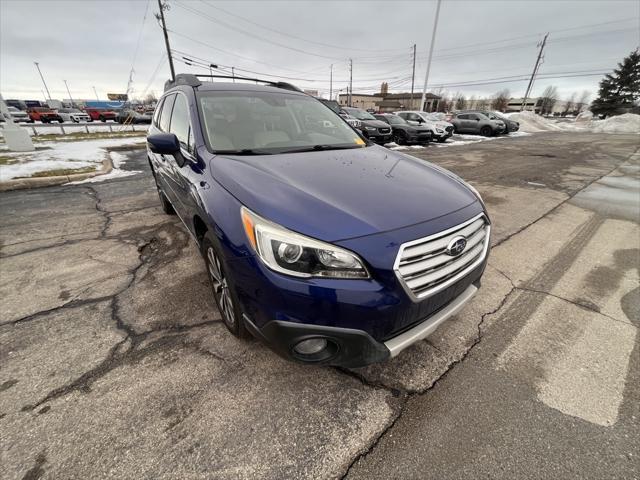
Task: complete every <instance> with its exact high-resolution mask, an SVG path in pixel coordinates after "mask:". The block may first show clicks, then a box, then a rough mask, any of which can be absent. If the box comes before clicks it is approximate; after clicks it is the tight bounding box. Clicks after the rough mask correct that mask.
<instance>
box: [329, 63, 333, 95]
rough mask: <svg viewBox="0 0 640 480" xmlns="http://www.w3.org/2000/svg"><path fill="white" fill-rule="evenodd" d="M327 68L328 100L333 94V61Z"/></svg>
mask: <svg viewBox="0 0 640 480" xmlns="http://www.w3.org/2000/svg"><path fill="white" fill-rule="evenodd" d="M329 68H330V69H329V100H331V97H332V95H333V63H332V64H331V67H329Z"/></svg>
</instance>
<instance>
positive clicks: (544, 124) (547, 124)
mask: <svg viewBox="0 0 640 480" xmlns="http://www.w3.org/2000/svg"><path fill="white" fill-rule="evenodd" d="M509 119H511V120H515V121H516V122H518V123H520V130H521V131H523V132H550V131H551V132H559V131H562V128H560V127H559V126H558V124H556V123H555V122H553V121H552V120H547V119H546V118H544V117H542V116H540V115H536V114H535V113H533V112H528V111H525V112H519V113H512V114H511V115H509Z"/></svg>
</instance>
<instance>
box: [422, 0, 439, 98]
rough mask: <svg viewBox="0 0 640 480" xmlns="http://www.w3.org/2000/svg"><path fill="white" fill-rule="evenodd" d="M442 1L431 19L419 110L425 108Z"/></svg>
mask: <svg viewBox="0 0 640 480" xmlns="http://www.w3.org/2000/svg"><path fill="white" fill-rule="evenodd" d="M441 2H442V0H438V4H437V6H436V17H435V18H434V19H433V32H431V45H429V60H427V71H426V73H425V74H424V85H423V86H422V101H421V102H420V110H422V109H423V108H425V101H426V99H427V82H429V70H431V58H432V57H433V45H434V43H435V41H436V30H437V29H438V16H439V15H440V3H441Z"/></svg>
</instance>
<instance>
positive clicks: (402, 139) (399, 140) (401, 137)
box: [393, 132, 407, 145]
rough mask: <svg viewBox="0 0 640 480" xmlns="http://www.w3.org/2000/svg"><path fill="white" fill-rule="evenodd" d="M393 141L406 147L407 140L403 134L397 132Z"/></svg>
mask: <svg viewBox="0 0 640 480" xmlns="http://www.w3.org/2000/svg"><path fill="white" fill-rule="evenodd" d="M393 141H394V142H395V143H397V144H398V145H406V144H407V139H406V138H405V136H404V134H403V133H402V132H397V133H394V134H393Z"/></svg>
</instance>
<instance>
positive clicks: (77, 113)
mask: <svg viewBox="0 0 640 480" xmlns="http://www.w3.org/2000/svg"><path fill="white" fill-rule="evenodd" d="M58 115H60V118H62V120H63V121H65V122H73V123H80V122H90V121H91V117H90V116H89V115H88V114H86V113H84V112H83V111H81V110H78V109H77V108H59V109H58Z"/></svg>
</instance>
